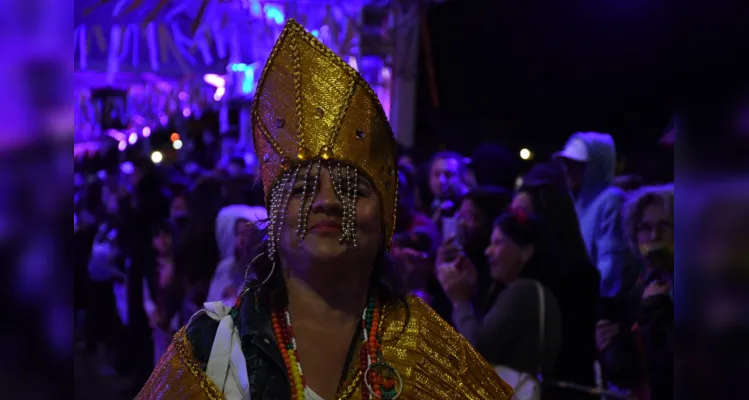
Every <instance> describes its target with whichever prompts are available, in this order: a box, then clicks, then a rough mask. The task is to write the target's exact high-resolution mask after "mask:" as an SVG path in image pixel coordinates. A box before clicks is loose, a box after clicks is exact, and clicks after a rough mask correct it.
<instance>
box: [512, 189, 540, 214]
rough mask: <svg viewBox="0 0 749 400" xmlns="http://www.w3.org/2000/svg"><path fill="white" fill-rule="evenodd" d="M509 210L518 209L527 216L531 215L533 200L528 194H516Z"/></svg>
mask: <svg viewBox="0 0 749 400" xmlns="http://www.w3.org/2000/svg"><path fill="white" fill-rule="evenodd" d="M510 208H519V209H521V210H524V211H525V212H527V213H528V214H533V212H534V210H533V198H532V197H531V195H530V194H529V193H528V192H518V194H516V195H515V197H514V198H513V199H512V205H511V206H510Z"/></svg>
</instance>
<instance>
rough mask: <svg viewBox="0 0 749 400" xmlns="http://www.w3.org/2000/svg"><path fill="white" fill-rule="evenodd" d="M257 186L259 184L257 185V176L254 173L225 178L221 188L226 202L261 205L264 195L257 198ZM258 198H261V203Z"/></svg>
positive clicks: (227, 203)
mask: <svg viewBox="0 0 749 400" xmlns="http://www.w3.org/2000/svg"><path fill="white" fill-rule="evenodd" d="M255 186H259V185H257V183H256V182H255V177H254V176H252V175H247V174H244V175H236V176H231V177H229V178H227V179H225V180H224V182H223V187H222V188H221V193H222V195H223V197H224V204H226V205H229V204H245V205H248V206H261V205H262V204H263V202H262V196H261V197H260V199H256V198H255V197H256V196H255V193H253V191H254V190H255ZM258 200H260V202H259V203H258Z"/></svg>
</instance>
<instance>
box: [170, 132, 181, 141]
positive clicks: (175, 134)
mask: <svg viewBox="0 0 749 400" xmlns="http://www.w3.org/2000/svg"><path fill="white" fill-rule="evenodd" d="M169 139H170V140H171V141H172V142H176V141H178V140H179V133H177V132H174V133H172V135H171V136H169Z"/></svg>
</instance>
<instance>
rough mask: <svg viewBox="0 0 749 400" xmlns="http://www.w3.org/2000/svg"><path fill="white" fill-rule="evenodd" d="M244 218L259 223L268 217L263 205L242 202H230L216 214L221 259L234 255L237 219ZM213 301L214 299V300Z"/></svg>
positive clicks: (248, 221)
mask: <svg viewBox="0 0 749 400" xmlns="http://www.w3.org/2000/svg"><path fill="white" fill-rule="evenodd" d="M240 219H242V220H244V221H245V222H246V223H250V224H253V225H260V226H259V228H262V226H263V225H264V222H265V221H267V219H268V212H267V211H265V207H252V206H248V205H244V204H232V205H229V206H226V207H223V208H222V209H221V210H220V211H219V212H218V215H217V216H216V240H217V243H218V250H219V256H220V257H221V259H222V260H224V259H227V258H232V257H234V256H235V255H236V250H237V249H236V245H237V239H236V229H237V221H238V220H240ZM214 301H215V300H214Z"/></svg>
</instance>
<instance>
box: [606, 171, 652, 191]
mask: <svg viewBox="0 0 749 400" xmlns="http://www.w3.org/2000/svg"><path fill="white" fill-rule="evenodd" d="M611 184H612V185H614V186H616V187H618V188H619V189H621V190H623V191H624V192H625V193H629V192H632V191H635V190H637V189H639V188H641V187H642V186H643V185H644V184H645V182H644V179H642V177H641V176H639V175H620V176H615V177H614V179H613V180H612V181H611Z"/></svg>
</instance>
